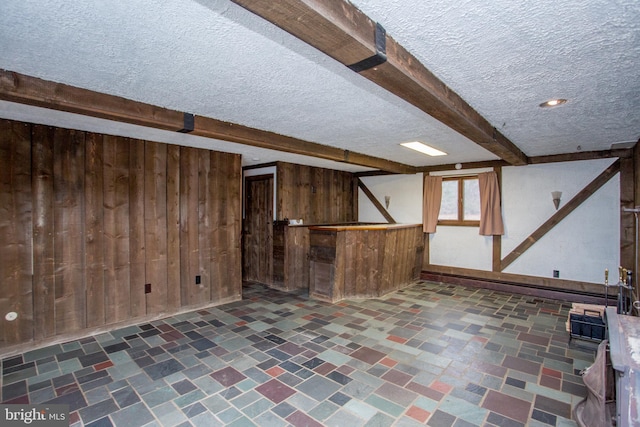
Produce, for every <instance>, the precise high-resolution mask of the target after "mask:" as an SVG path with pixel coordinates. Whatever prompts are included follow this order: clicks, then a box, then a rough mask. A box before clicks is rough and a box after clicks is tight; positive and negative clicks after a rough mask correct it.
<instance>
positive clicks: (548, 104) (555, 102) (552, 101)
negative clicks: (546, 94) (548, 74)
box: [540, 98, 567, 108]
mask: <svg viewBox="0 0 640 427" xmlns="http://www.w3.org/2000/svg"><path fill="white" fill-rule="evenodd" d="M566 102H567V100H566V99H562V98H557V99H550V100H548V101H545V102H543V103H542V104H540V106H541V107H542V108H547V107H557V106H558V105H562V104H565V103H566Z"/></svg>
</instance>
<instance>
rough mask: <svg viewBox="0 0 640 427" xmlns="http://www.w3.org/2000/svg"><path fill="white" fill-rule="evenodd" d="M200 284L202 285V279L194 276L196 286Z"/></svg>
mask: <svg viewBox="0 0 640 427" xmlns="http://www.w3.org/2000/svg"><path fill="white" fill-rule="evenodd" d="M200 283H202V277H201V276H196V285H199V284H200Z"/></svg>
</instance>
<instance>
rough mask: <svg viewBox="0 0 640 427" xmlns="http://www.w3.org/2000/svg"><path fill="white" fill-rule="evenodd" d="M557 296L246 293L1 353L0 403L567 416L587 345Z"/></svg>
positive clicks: (486, 420) (236, 422) (132, 418)
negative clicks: (337, 297)
mask: <svg viewBox="0 0 640 427" xmlns="http://www.w3.org/2000/svg"><path fill="white" fill-rule="evenodd" d="M569 309H570V305H569V304H563V303H561V302H558V301H551V300H544V299H537V298H533V297H529V296H522V295H508V294H504V293H499V292H492V291H488V290H483V289H476V288H465V287H461V286H451V285H445V284H441V283H431V282H424V281H421V282H418V283H416V284H414V285H412V286H411V287H409V288H406V289H404V290H401V291H398V292H395V293H393V294H390V295H387V296H386V297H384V298H379V299H372V300H366V301H343V302H340V303H337V304H329V303H325V302H319V301H315V300H310V299H308V297H307V295H306V294H301V293H298V294H287V293H283V292H279V291H276V290H272V289H268V288H266V287H264V286H262V285H258V284H245V286H244V288H243V300H242V301H239V302H235V303H232V304H227V305H223V306H219V307H214V308H209V309H206V310H198V311H194V312H190V313H185V314H181V315H178V316H174V317H170V318H166V319H162V320H158V321H153V322H149V323H144V324H141V325H137V326H130V327H127V328H123V329H118V330H114V331H111V332H109V333H103V334H100V335H97V336H94V337H88V338H84V339H81V340H78V341H73V342H68V343H64V344H56V345H52V346H49V347H46V348H40V349H37V350H33V351H30V352H27V353H24V354H20V355H17V356H12V357H9V358H6V359H4V360H2V395H1V396H2V399H1V400H2V401H3V403H31V404H39V403H60V404H67V405H69V407H70V411H71V414H70V420H71V425H73V426H77V427H80V426H92V427H93V426H96V427H97V426H127V427H134V426H180V427H187V426H213V425H216V426H217V425H220V426H222V425H226V426H259V427H268V426H274V427H277V426H294V427H302V426H349V427H357V426H381V427H382V426H418V425H429V426H435V427H443V426H456V427H462V426H492V425H493V426H525V425H527V426H572V425H575V423H574V422H573V421H572V420H571V410H572V408H573V407H574V406H575V405H576V404H577V403H578V402H579V401H580V400H582V398H583V397H584V396H585V394H586V390H585V387H584V385H583V383H582V378H581V377H580V375H579V371H580V370H582V369H584V368H585V367H587V366H589V365H590V364H591V363H592V362H593V359H594V348H593V346H591V347H588V346H586V347H585V346H581V345H579V343H576V342H575V341H574V342H572V343H569V337H568V334H567V332H566V331H565V322H566V319H567V315H568V314H567V313H568V310H569Z"/></svg>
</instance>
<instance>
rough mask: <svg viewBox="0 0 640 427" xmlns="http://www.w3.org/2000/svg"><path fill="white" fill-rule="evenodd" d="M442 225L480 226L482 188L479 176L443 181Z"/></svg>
mask: <svg viewBox="0 0 640 427" xmlns="http://www.w3.org/2000/svg"><path fill="white" fill-rule="evenodd" d="M438 224H440V225H466V226H476V227H477V226H479V225H480V188H479V186H478V177H477V176H462V177H451V178H443V179H442V204H441V206H440V214H439V215H438Z"/></svg>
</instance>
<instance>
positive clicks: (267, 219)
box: [242, 175, 273, 285]
mask: <svg viewBox="0 0 640 427" xmlns="http://www.w3.org/2000/svg"><path fill="white" fill-rule="evenodd" d="M242 248H243V249H242V279H243V280H247V281H253V282H259V283H264V284H267V285H271V284H272V282H273V175H260V176H251V177H247V178H246V179H245V219H244V223H243V246H242Z"/></svg>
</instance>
